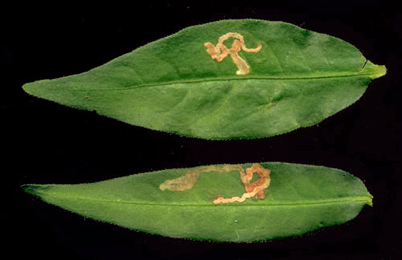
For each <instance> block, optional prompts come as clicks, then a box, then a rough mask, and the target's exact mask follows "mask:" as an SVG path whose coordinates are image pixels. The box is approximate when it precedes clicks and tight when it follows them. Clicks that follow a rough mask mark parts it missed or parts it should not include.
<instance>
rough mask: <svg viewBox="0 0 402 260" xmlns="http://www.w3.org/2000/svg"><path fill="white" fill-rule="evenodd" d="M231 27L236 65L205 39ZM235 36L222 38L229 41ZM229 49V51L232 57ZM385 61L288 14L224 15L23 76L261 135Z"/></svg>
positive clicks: (211, 127)
mask: <svg viewBox="0 0 402 260" xmlns="http://www.w3.org/2000/svg"><path fill="white" fill-rule="evenodd" d="M229 32H235V33H238V34H240V35H241V36H243V37H244V42H245V45H246V47H247V48H249V49H253V48H257V47H258V43H260V44H261V50H259V51H258V52H254V53H249V52H246V51H245V50H242V51H240V52H239V53H238V55H239V56H240V58H242V59H243V60H244V61H245V63H246V64H247V65H248V66H249V72H248V74H247V75H237V74H236V72H237V71H238V67H237V65H235V62H234V61H233V60H232V59H231V57H229V56H228V57H226V58H224V59H223V60H222V61H221V62H218V61H217V60H214V59H212V58H211V56H210V55H209V54H208V53H207V48H206V47H205V46H204V44H205V43H207V42H210V43H211V44H213V45H217V43H218V39H219V37H221V36H223V35H225V34H226V33H229ZM232 43H233V39H228V40H227V41H225V42H224V44H225V46H227V48H231V46H232ZM235 59H236V58H235ZM385 73H386V70H385V67H384V66H377V65H374V64H373V63H371V62H370V61H368V60H366V59H365V58H364V57H363V55H362V54H361V53H360V51H359V50H358V49H356V48H355V47H354V46H352V45H351V44H349V43H347V42H344V41H342V40H340V39H337V38H335V37H332V36H329V35H326V34H321V33H316V32H312V31H309V30H305V29H302V28H299V27H296V26H294V25H292V24H288V23H283V22H269V21H262V20H251V19H246V20H223V21H218V22H213V23H208V24H204V25H198V26H193V27H189V28H186V29H184V30H182V31H180V32H178V33H176V34H173V35H171V36H169V37H166V38H163V39H160V40H157V41H155V42H152V43H149V44H147V45H145V46H142V47H140V48H138V49H136V50H134V51H133V52H131V53H128V54H125V55H123V56H120V57H118V58H116V59H114V60H112V61H110V62H109V63H106V64H104V65H102V66H99V67H97V68H95V69H92V70H90V71H88V72H85V73H82V74H78V75H73V76H68V77H62V78H58V79H54V80H40V81H37V82H33V83H28V84H25V85H24V86H23V88H24V90H25V91H26V92H27V93H29V94H32V95H34V96H37V97H41V98H44V99H48V100H51V101H55V102H57V103H60V104H64V105H67V106H70V107H74V108H78V109H84V110H90V111H96V112H97V113H99V114H101V115H105V116H108V117H111V118H115V119H118V120H120V121H123V122H126V123H129V124H133V125H137V126H141V127H146V128H149V129H154V130H159V131H165V132H169V133H177V134H179V135H183V136H191V137H199V138H205V139H231V138H262V137H268V136H273V135H278V134H282V133H286V132H289V131H292V130H295V129H297V128H300V127H307V126H312V125H315V124H318V123H319V122H321V121H322V120H324V119H325V118H327V117H329V116H331V115H333V114H335V113H337V112H338V111H340V110H342V109H344V108H346V107H347V106H349V105H351V104H352V103H354V102H355V101H357V100H358V99H359V98H360V97H361V96H362V95H363V93H364V91H365V90H366V88H367V86H368V84H369V82H370V81H371V80H372V79H375V78H378V77H381V76H383V75H384V74H385Z"/></svg>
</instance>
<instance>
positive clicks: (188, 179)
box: [159, 163, 271, 204]
mask: <svg viewBox="0 0 402 260" xmlns="http://www.w3.org/2000/svg"><path fill="white" fill-rule="evenodd" d="M211 171H215V172H230V171H239V173H240V180H241V182H242V183H243V185H244V189H245V190H246V192H245V193H244V194H243V195H242V196H240V197H238V196H234V197H231V198H223V197H222V196H220V195H219V196H218V198H217V199H214V200H213V203H214V204H220V203H233V202H244V201H245V200H246V199H249V198H254V197H255V198H257V199H265V194H264V190H265V189H267V188H268V187H269V184H270V182H271V178H270V175H271V171H270V170H268V169H265V168H264V167H262V166H261V164H259V163H254V164H253V165H252V167H249V168H247V169H246V172H244V170H243V168H242V167H241V166H239V165H224V166H222V167H218V166H214V165H212V166H205V167H201V168H198V169H194V170H190V171H188V172H187V173H186V175H184V176H183V177H179V178H177V179H173V180H167V181H165V182H164V183H162V184H161V185H160V186H159V188H160V189H161V190H162V191H163V190H166V189H167V190H171V191H185V190H189V189H192V188H193V187H194V185H195V183H196V182H197V180H198V178H199V176H200V174H201V173H203V172H211ZM254 173H257V174H258V176H259V178H258V180H256V181H255V182H251V180H252V179H253V175H254Z"/></svg>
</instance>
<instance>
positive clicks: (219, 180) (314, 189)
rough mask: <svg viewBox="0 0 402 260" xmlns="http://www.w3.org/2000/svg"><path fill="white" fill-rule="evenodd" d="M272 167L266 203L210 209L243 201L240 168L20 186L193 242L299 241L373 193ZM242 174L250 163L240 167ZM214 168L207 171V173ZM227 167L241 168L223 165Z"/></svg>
mask: <svg viewBox="0 0 402 260" xmlns="http://www.w3.org/2000/svg"><path fill="white" fill-rule="evenodd" d="M261 165H262V167H264V168H265V169H269V170H271V176H270V178H271V184H270V186H269V187H268V188H267V189H265V190H264V194H265V196H266V197H265V199H261V198H260V199H256V198H251V199H246V200H245V201H244V202H233V203H227V204H214V203H213V200H214V199H216V198H217V197H218V194H219V195H220V196H222V197H233V196H241V195H242V194H243V193H244V192H245V189H244V187H243V185H242V182H241V181H240V178H239V171H237V170H233V169H232V170H226V172H222V171H218V170H214V168H213V167H215V169H219V168H221V167H222V168H224V167H223V166H221V165H215V166H209V167H206V168H207V169H209V171H207V170H205V167H203V168H202V167H201V168H200V167H198V168H190V169H171V170H163V171H157V172H149V173H143V174H137V175H132V176H128V177H122V178H117V179H112V180H107V181H102V182H98V183H92V184H76V185H26V186H24V189H25V190H26V191H27V192H29V193H32V194H34V195H36V196H38V197H40V198H41V199H43V200H44V201H46V202H48V203H51V204H54V205H57V206H60V207H62V208H64V209H67V210H69V211H72V212H76V213H78V214H81V215H83V216H85V217H89V218H93V219H96V220H100V221H105V222H109V223H113V224H116V225H120V226H123V227H127V228H130V229H134V230H139V231H144V232H149V233H153V234H159V235H163V236H169V237H178V238H190V239H197V240H214V241H234V242H250V241H259V240H271V239H275V238H280V237H288V236H299V235H302V234H304V233H306V232H311V231H313V230H316V229H320V228H323V227H327V226H332V225H337V224H341V223H343V222H346V221H349V220H351V219H353V218H354V217H356V216H357V215H358V214H359V212H360V211H361V209H362V208H363V206H364V205H366V204H368V205H371V199H372V196H371V195H370V194H369V193H368V191H367V189H366V187H365V186H364V184H363V183H362V182H361V181H360V180H359V179H357V178H356V177H353V176H352V175H350V174H348V173H346V172H344V171H341V170H337V169H333V168H327V167H321V166H309V165H297V164H287V163H263V164H261ZM240 166H241V167H242V168H243V169H246V168H247V167H250V166H251V164H243V165H240ZM211 167H212V168H211ZM225 167H226V168H228V167H239V166H238V165H237V166H233V165H229V166H225ZM197 169H204V170H203V171H204V172H203V173H201V174H200V175H199V178H198V180H197V182H196V183H195V185H194V186H193V187H192V188H190V189H187V190H184V191H172V190H168V189H165V190H162V189H161V188H162V187H163V185H162V186H161V184H163V183H165V181H166V180H172V179H176V178H178V177H182V176H185V175H186V173H187V172H190V171H193V172H194V171H197Z"/></svg>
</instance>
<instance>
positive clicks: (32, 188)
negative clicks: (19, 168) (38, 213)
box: [21, 184, 43, 197]
mask: <svg viewBox="0 0 402 260" xmlns="http://www.w3.org/2000/svg"><path fill="white" fill-rule="evenodd" d="M21 188H22V189H23V190H24V191H25V192H27V193H29V194H31V195H34V196H37V197H40V190H42V189H43V187H42V186H41V185H35V184H24V185H22V186H21Z"/></svg>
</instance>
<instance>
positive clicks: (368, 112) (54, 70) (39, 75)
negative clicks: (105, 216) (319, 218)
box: [0, 0, 402, 259]
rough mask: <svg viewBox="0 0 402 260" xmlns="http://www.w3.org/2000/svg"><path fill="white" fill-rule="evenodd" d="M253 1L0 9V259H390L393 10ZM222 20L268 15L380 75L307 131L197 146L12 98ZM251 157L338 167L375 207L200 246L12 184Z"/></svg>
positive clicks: (396, 129) (397, 20)
mask: <svg viewBox="0 0 402 260" xmlns="http://www.w3.org/2000/svg"><path fill="white" fill-rule="evenodd" d="M261 2H262V1H260V2H254V1H243V2H235V1H231V2H228V1H202V3H197V2H195V1H188V3H183V2H174V1H157V2H156V1H144V2H143V3H140V2H138V1H136V2H132V3H130V4H128V5H123V4H120V5H118V4H117V3H116V2H110V1H109V2H102V1H98V2H96V3H94V4H93V5H85V6H84V5H83V4H82V3H72V2H68V3H65V4H60V2H58V4H57V5H55V4H49V5H43V6H41V5H38V4H37V3H35V4H29V3H25V2H21V3H18V2H15V3H14V4H13V5H4V4H2V5H3V6H2V8H1V10H0V12H1V18H0V19H1V21H0V22H1V27H0V28H1V31H0V35H1V36H0V39H1V40H0V55H1V56H0V66H1V68H0V69H1V70H0V75H1V78H0V79H1V83H0V84H1V87H0V93H1V94H0V100H1V103H0V104H1V110H0V111H1V122H2V124H1V129H2V130H3V131H5V133H4V132H3V134H2V135H1V136H2V141H1V143H2V144H1V148H2V150H3V152H5V153H4V154H3V155H2V156H1V161H2V162H1V172H2V173H3V174H2V177H3V178H2V179H3V180H4V179H5V182H4V181H2V187H3V189H2V191H4V193H3V196H2V207H1V208H2V215H3V216H6V218H5V220H3V222H2V223H3V226H4V229H3V231H2V232H1V234H2V237H3V238H4V240H5V241H6V243H5V244H4V242H3V246H5V250H4V248H3V250H2V251H3V252H2V253H3V255H7V253H11V256H12V257H13V259H16V258H17V259H19V258H20V257H21V259H22V257H40V258H41V259H136V258H148V257H152V258H159V257H175V258H179V257H185V258H187V257H193V256H195V257H202V258H233V259H246V258H257V257H258V258H271V259H287V258H289V259H328V258H329V259H339V258H344V259H356V258H357V259H400V258H401V247H402V239H401V237H400V232H401V231H402V229H401V221H400V219H401V216H400V212H401V210H400V207H401V202H402V200H401V197H402V196H401V192H402V191H401V174H402V173H401V153H400V148H401V142H400V141H401V140H400V136H399V133H400V129H401V105H399V103H398V102H399V100H400V99H401V86H400V85H401V83H400V82H401V80H400V75H402V73H401V64H402V62H401V60H402V58H401V57H402V47H401V39H402V14H401V10H400V8H399V7H398V5H397V4H395V5H392V4H390V3H387V2H381V1H342V0H340V1H282V2H281V3H280V4H279V3H277V4H275V3H273V2H271V1H265V2H264V3H261ZM396 3H397V2H396ZM229 18H258V19H265V20H276V21H277V20H280V21H285V22H290V23H293V24H296V25H299V26H301V27H303V28H306V29H309V30H313V31H318V32H322V33H327V34H330V35H333V36H336V37H338V38H341V39H343V40H345V41H347V42H350V43H352V44H353V45H355V46H356V47H357V48H359V49H360V50H361V51H362V53H363V54H364V55H365V57H366V58H368V59H369V60H371V61H372V62H374V63H376V64H384V65H386V66H387V69H388V73H387V75H386V76H385V77H382V78H380V79H377V80H374V81H373V82H372V83H371V84H370V86H369V88H368V90H367V91H366V93H365V94H364V96H363V97H362V98H361V99H360V100H359V101H358V102H357V103H355V104H353V105H352V106H350V107H348V108H347V109H345V110H343V111H341V112H339V113H338V114H336V115H334V116H332V117H330V118H328V119H326V120H325V121H323V122H322V123H320V124H319V125H317V126H313V127H309V128H303V129H298V130H296V131H293V132H291V133H287V134H284V135H280V136H276V137H272V138H265V139H259V140H242V141H238V140H237V141H236V140H235V141H206V140H200V139H194V138H184V137H179V136H177V135H171V134H166V133H162V132H156V131H151V130H148V129H144V128H140V127H135V126H131V125H128V124H124V123H121V122H118V121H116V120H113V119H109V118H106V117H102V116H99V115H97V114H96V113H94V112H88V111H79V110H75V109H71V108H68V107H65V106H61V105H58V104H56V103H53V102H49V101H45V100H42V99H37V98H35V97H32V96H29V95H27V94H26V93H24V92H23V90H22V89H21V86H22V85H23V84H24V83H27V82H31V81H35V80H39V79H47V78H56V77H61V76H67V75H71V74H76V73H80V72H84V71H87V70H89V69H91V68H94V67H97V66H99V65H101V64H103V63H105V62H108V61H109V60H111V59H113V58H115V57H118V56H120V55H122V54H125V53H127V52H130V51H132V50H133V49H135V48H137V47H139V46H141V45H144V44H146V43H148V42H150V41H154V40H157V39H159V38H162V37H164V36H167V35H170V34H173V33H175V32H177V31H178V30H180V29H183V28H185V27H187V26H191V25H197V24H200V23H205V22H211V21H216V20H220V19H229ZM263 161H283V162H293V163H304V164H315V165H324V166H329V167H335V168H340V169H343V170H345V171H348V172H350V173H352V174H353V175H355V176H357V177H359V178H360V179H362V180H363V181H364V183H365V185H366V186H367V188H368V189H369V191H370V192H371V193H372V194H373V195H374V207H373V208H370V207H365V208H364V209H363V211H362V212H361V214H360V215H359V216H358V217H357V218H356V219H354V220H352V221H350V222H348V223H346V224H343V225H340V226H335V227H330V228H327V229H323V230H320V231H317V232H314V233H311V234H307V235H304V236H303V237H299V238H287V239H282V240H276V241H271V242H262V243H252V244H232V243H211V242H197V241H189V240H183V239H173V238H166V237H161V236H156V235H149V234H144V233H139V232H135V231H131V230H128V229H124V228H121V227H117V226H113V225H109V224H105V223H100V222H97V221H94V220H91V219H85V218H83V217H81V216H79V215H75V214H72V213H68V212H66V211H64V210H62V209H60V208H58V207H54V206H51V205H48V204H45V203H43V202H42V201H40V200H39V199H36V198H33V197H32V196H30V195H28V194H25V193H23V192H22V190H21V189H20V185H22V184H27V183H40V184H42V183H43V184H45V183H81V182H95V181H100V180H106V179H110V178H115V177H119V176H127V175H130V174H135V173H141V172H148V171H153V170H160V169H167V168H178V167H193V166H198V165H205V164H216V163H244V162H263ZM4 187H5V189H4ZM295 217H297V216H295ZM398 256H399V257H398Z"/></svg>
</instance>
